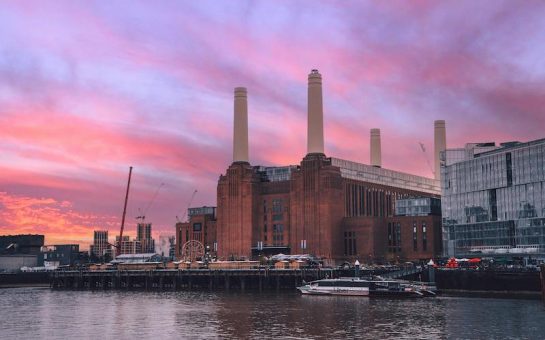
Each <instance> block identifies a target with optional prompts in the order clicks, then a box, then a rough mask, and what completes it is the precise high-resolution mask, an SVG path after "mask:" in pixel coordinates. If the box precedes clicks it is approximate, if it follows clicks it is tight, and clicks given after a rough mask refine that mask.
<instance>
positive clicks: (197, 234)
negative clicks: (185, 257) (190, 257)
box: [176, 214, 217, 259]
mask: <svg viewBox="0 0 545 340" xmlns="http://www.w3.org/2000/svg"><path fill="white" fill-rule="evenodd" d="M190 240H197V241H199V242H201V243H202V244H203V245H204V247H205V248H206V247H207V246H208V249H210V250H211V251H213V250H214V243H216V241H217V237H216V217H215V216H214V215H213V214H212V215H210V214H206V215H204V214H203V215H196V216H191V217H190V220H189V222H184V223H182V222H178V223H176V258H177V259H180V258H182V247H183V246H184V244H185V243H186V242H187V241H190Z"/></svg>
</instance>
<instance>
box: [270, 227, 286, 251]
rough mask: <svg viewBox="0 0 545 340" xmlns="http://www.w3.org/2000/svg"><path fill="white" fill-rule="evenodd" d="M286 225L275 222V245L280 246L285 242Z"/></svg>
mask: <svg viewBox="0 0 545 340" xmlns="http://www.w3.org/2000/svg"><path fill="white" fill-rule="evenodd" d="M283 233H284V225H282V224H273V245H275V246H280V245H283V244H284V234H283Z"/></svg>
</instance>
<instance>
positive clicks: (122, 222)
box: [115, 166, 132, 256]
mask: <svg viewBox="0 0 545 340" xmlns="http://www.w3.org/2000/svg"><path fill="white" fill-rule="evenodd" d="M131 174H132V166H131V167H129V180H128V181H127V192H126V193H125V205H124V206H123V217H121V228H120V230H119V241H118V242H117V245H116V246H115V248H116V249H115V255H116V256H119V255H120V254H121V243H122V242H123V228H124V227H125V215H126V214H127V201H128V200H129V188H130V186H131Z"/></svg>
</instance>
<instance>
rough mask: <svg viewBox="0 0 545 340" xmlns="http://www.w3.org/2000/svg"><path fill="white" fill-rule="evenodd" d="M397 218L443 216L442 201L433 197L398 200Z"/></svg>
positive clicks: (396, 205)
mask: <svg viewBox="0 0 545 340" xmlns="http://www.w3.org/2000/svg"><path fill="white" fill-rule="evenodd" d="M395 214H396V216H427V215H440V214H441V200H440V199H438V198H433V197H417V198H403V199H397V200H396V202H395Z"/></svg>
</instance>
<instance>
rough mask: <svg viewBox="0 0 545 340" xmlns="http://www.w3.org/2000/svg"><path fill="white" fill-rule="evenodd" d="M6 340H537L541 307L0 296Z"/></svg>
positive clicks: (544, 322)
mask: <svg viewBox="0 0 545 340" xmlns="http://www.w3.org/2000/svg"><path fill="white" fill-rule="evenodd" d="M0 301H2V308H1V309H0V318H1V320H2V332H1V338H47V339H65V338H72V337H74V336H76V335H77V336H78V337H82V338H93V339H96V338H103V339H111V338H117V339H137V338H138V339H141V338H160V339H180V338H192V339H195V338H201V339H209V338H243V339H248V338H287V337H289V338H294V339H297V338H301V339H303V338H304V339H308V338H314V339H319V338H330V339H331V338H333V339H344V338H362V339H388V338H396V339H438V338H439V339H443V338H464V339H467V338H472V339H474V338H479V339H485V338H502V339H503V338H517V339H540V338H543V334H545V308H544V307H543V305H542V304H541V303H540V302H539V301H535V300H530V301H529V300H498V299H476V298H449V297H440V298H429V299H413V300H404V299H373V298H357V297H331V296H300V295H299V294H297V293H295V292H294V293H270V294H257V293H245V294H243V293H223V292H218V293H211V292H162V293H159V292H157V293H145V292H112V291H110V292H88V291H82V292H77V291H50V290H49V289H30V288H21V289H3V290H0Z"/></svg>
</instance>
